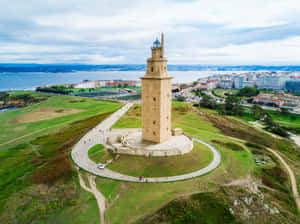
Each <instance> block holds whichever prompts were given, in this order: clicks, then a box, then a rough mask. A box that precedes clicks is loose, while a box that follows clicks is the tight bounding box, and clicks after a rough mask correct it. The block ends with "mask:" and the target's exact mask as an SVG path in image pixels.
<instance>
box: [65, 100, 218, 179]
mask: <svg viewBox="0 0 300 224" xmlns="http://www.w3.org/2000/svg"><path fill="white" fill-rule="evenodd" d="M132 105H133V103H127V104H126V105H125V106H123V107H122V108H121V109H120V110H118V111H116V112H115V113H113V114H112V115H111V116H110V117H108V118H107V119H106V120H104V121H102V122H101V123H100V124H99V125H98V126H96V127H95V128H94V129H92V130H91V131H89V132H88V133H87V134H86V135H85V136H84V137H82V139H80V141H79V142H78V143H77V144H76V145H75V146H74V148H73V150H72V153H71V156H72V159H73V161H74V162H75V163H76V165H77V166H79V167H80V168H82V169H84V170H86V171H88V172H90V173H92V174H94V175H97V176H101V177H106V178H110V179H115V180H122V181H130V182H141V181H140V180H139V178H138V177H133V176H128V175H124V174H121V173H118V172H114V171H112V170H109V169H106V168H105V169H98V168H97V164H96V163H95V162H93V161H92V160H90V159H89V157H88V151H89V149H90V148H91V147H93V146H94V145H96V144H103V143H105V139H106V134H107V133H108V132H109V129H110V127H111V126H113V125H114V124H115V123H116V122H117V121H118V120H119V119H120V117H122V116H123V115H124V114H125V113H126V112H127V111H128V110H129V108H130V107H131V106H132ZM193 140H194V141H197V142H199V143H201V144H204V145H206V146H207V147H209V148H210V150H211V151H212V152H213V154H214V158H213V161H212V162H211V163H210V164H209V165H208V166H207V167H204V168H203V169H200V170H197V171H195V172H192V173H188V174H183V175H178V176H171V177H153V178H151V177H149V178H148V177H145V178H147V181H148V182H171V181H179V180H186V179H190V178H193V177H198V176H201V175H203V174H206V173H209V172H211V171H212V170H214V169H215V168H217V167H218V165H219V164H220V162H221V154H220V152H219V151H218V150H217V149H215V148H214V147H213V146H212V145H210V144H208V143H206V142H204V141H201V140H199V139H193Z"/></svg>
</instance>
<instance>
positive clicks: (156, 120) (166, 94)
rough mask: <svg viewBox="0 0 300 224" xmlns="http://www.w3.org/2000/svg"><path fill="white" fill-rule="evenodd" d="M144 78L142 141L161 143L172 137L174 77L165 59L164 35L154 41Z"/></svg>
mask: <svg viewBox="0 0 300 224" xmlns="http://www.w3.org/2000/svg"><path fill="white" fill-rule="evenodd" d="M151 50H152V57H151V58H148V59H147V71H146V74H145V76H144V77H142V78H141V79H142V139H143V140H147V141H151V142H156V143H160V142H163V141H166V140H168V139H169V138H170V137H171V106H172V104H171V103H172V94H171V85H172V77H170V76H168V72H167V59H166V58H164V34H162V35H161V43H160V42H159V40H158V39H156V41H154V43H153V47H152V48H151Z"/></svg>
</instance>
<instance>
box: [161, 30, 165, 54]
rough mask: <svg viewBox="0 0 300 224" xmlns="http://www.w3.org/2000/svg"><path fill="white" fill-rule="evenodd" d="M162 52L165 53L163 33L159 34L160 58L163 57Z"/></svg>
mask: <svg viewBox="0 0 300 224" xmlns="http://www.w3.org/2000/svg"><path fill="white" fill-rule="evenodd" d="M164 51H165V37H164V33H161V56H162V57H164Z"/></svg>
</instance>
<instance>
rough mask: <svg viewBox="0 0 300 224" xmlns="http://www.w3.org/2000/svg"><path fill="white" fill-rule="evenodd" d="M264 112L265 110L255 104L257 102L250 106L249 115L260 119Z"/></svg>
mask: <svg viewBox="0 0 300 224" xmlns="http://www.w3.org/2000/svg"><path fill="white" fill-rule="evenodd" d="M265 114H266V112H265V111H264V109H263V108H262V107H261V106H259V105H257V104H254V105H253V106H252V107H251V115H252V117H254V118H255V119H261V118H263V117H264V116H265Z"/></svg>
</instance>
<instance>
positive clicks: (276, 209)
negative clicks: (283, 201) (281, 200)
mask: <svg viewBox="0 0 300 224" xmlns="http://www.w3.org/2000/svg"><path fill="white" fill-rule="evenodd" d="M270 214H271V215H275V214H279V210H278V208H276V207H274V208H270Z"/></svg>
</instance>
